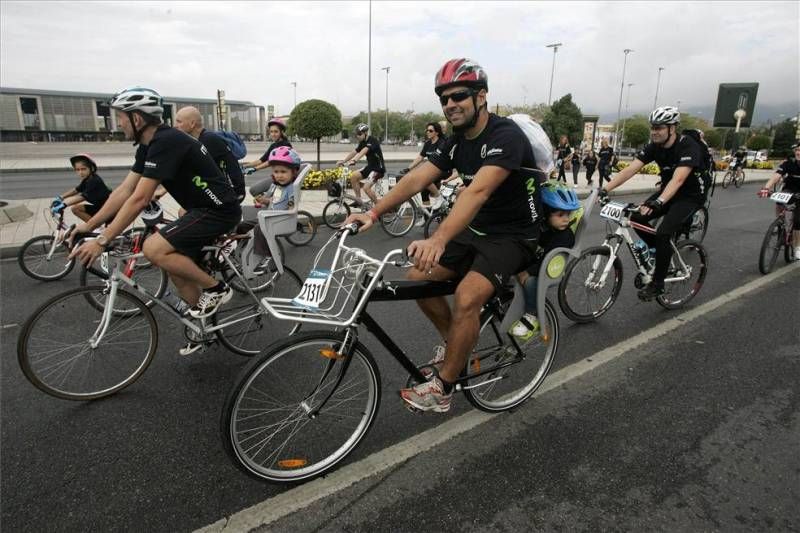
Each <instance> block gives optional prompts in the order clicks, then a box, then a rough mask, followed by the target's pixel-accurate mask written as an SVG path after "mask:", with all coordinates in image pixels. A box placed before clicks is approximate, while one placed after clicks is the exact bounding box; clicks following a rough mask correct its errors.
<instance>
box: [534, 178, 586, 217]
mask: <svg viewBox="0 0 800 533" xmlns="http://www.w3.org/2000/svg"><path fill="white" fill-rule="evenodd" d="M541 187H542V188H541V196H542V203H543V204H544V205H545V207H547V208H549V209H550V210H551V211H553V210H559V211H575V210H576V209H579V208H580V207H581V203H580V202H579V201H578V196H577V195H576V194H575V191H573V190H572V189H570V188H569V187H567V186H566V185H564V184H563V183H561V182H558V181H554V180H548V181H546V182H544V183H543V184H542V186H541Z"/></svg>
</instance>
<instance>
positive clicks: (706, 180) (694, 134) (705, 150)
mask: <svg viewBox="0 0 800 533" xmlns="http://www.w3.org/2000/svg"><path fill="white" fill-rule="evenodd" d="M681 135H683V136H684V137H689V138H690V139H692V140H694V141H695V142H696V143H697V144H699V145H700V151H701V152H702V154H703V156H702V157H703V161H702V167H703V169H704V170H703V172H702V174H701V176H700V177H701V178H702V179H703V184H704V186H705V188H706V190H708V187H709V186H711V150H710V149H709V147H708V144H706V141H704V140H703V139H702V138H701V137H700V130H696V129H685V130H683V131H681Z"/></svg>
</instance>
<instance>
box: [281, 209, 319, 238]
mask: <svg viewBox="0 0 800 533" xmlns="http://www.w3.org/2000/svg"><path fill="white" fill-rule="evenodd" d="M316 234H317V221H316V219H315V218H314V217H313V216H312V215H311V213H309V212H308V211H298V212H297V231H295V232H294V233H292V234H291V235H287V236H286V240H287V241H289V244H291V245H293V246H305V245H306V244H308V243H310V242H311V241H313V240H314V236H315V235H316Z"/></svg>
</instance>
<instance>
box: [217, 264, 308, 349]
mask: <svg viewBox="0 0 800 533" xmlns="http://www.w3.org/2000/svg"><path fill="white" fill-rule="evenodd" d="M272 268H273V270H272V271H270V272H269V273H268V274H265V275H269V282H268V283H266V284H265V285H264V286H263V287H262V288H261V290H259V292H258V297H259V298H265V297H270V298H294V297H295V296H297V295H298V294H299V293H300V287H301V286H302V282H301V280H300V277H299V276H298V275H297V274H296V273H295V271H294V270H292V269H290V268H288V267H286V266H284V267H283V268H284V270H283V274H280V273H279V272H278V271H277V269H275V267H274V265H273V267H272ZM211 323H212V324H214V325H215V326H216V325H225V327H224V328H222V329H220V330H217V332H216V334H217V338H218V339H219V341H220V342H221V343H222V345H223V346H225V347H226V348H227V349H229V350H230V351H232V352H233V353H236V354H239V355H244V356H245V357H252V356H254V355H256V354H258V353H260V352H261V351H262V350H263V349H264V347H265V346H267V345H269V344H270V343H271V342H274V341H276V340H278V339H281V338H286V337H287V336H289V335H291V334H292V333H293V332H295V331H297V328H298V326H297V324H296V323H295V322H289V321H286V320H278V319H276V318H274V317H272V316H270V315H269V314H268V313H267V312H266V310H265V309H263V308H262V307H261V304H260V302H258V301H256V300H254V299H253V297H252V296H250V295H249V294H242V293H237V292H234V293H233V298H231V301H230V302H228V303H227V304H225V305H224V306H223V307H222V309H220V310H219V311H217V312H216V313H214V314H213V315H212V316H211Z"/></svg>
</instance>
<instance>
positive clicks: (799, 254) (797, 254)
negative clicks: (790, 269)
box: [758, 143, 800, 261]
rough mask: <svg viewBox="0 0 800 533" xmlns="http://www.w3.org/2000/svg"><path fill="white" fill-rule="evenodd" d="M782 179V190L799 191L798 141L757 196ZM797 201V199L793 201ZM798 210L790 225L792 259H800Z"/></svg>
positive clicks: (760, 195)
mask: <svg viewBox="0 0 800 533" xmlns="http://www.w3.org/2000/svg"><path fill="white" fill-rule="evenodd" d="M781 180H783V187H782V188H781V191H782V192H791V193H800V143H797V144H795V145H794V146H792V153H791V154H790V155H789V157H787V158H786V159H785V160H784V161H783V162H782V163H781V164H780V165H778V168H777V169H775V174H773V175H772V177H770V179H769V181H767V183H766V184H765V185H764V187H763V188H762V189H761V190H760V191H758V196H759V197H761V198H766V197H768V196H769V194H770V192H771V191H772V188H773V187H774V186H775V185H776V184H777V183H778V182H779V181H781ZM794 202H795V203H797V200H795V201H794ZM798 211H800V210H798V209H795V212H794V224H793V225H792V246H793V247H794V260H795V261H800V212H798Z"/></svg>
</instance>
